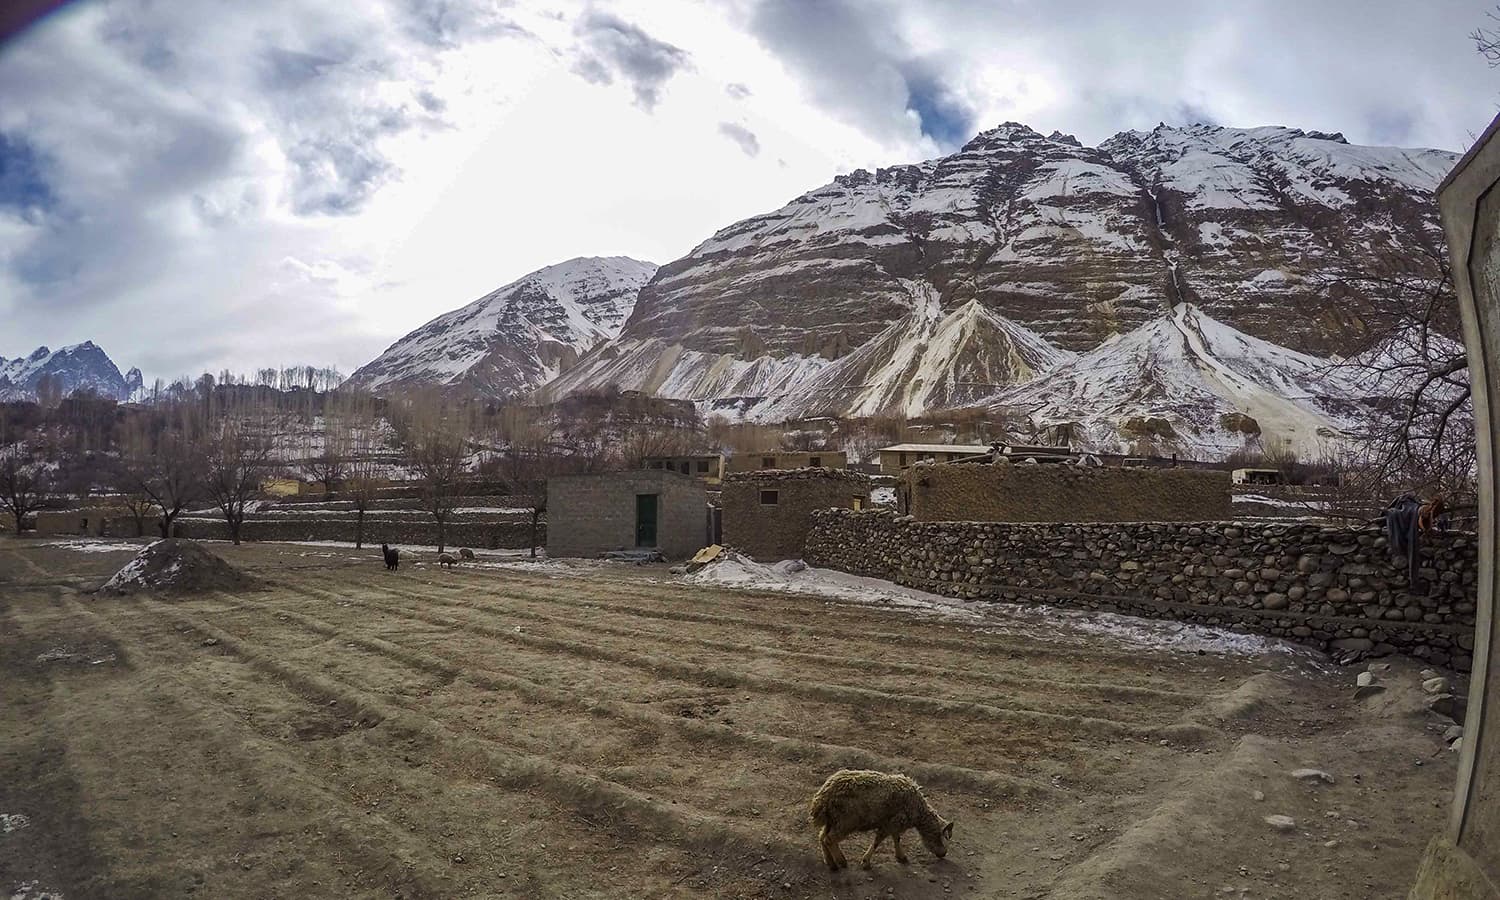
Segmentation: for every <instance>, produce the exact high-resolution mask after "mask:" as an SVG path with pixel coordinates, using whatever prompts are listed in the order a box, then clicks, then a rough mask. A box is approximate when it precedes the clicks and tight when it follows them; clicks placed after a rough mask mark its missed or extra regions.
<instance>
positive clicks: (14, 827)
mask: <svg viewBox="0 0 1500 900" xmlns="http://www.w3.org/2000/svg"><path fill="white" fill-rule="evenodd" d="M30 824H31V820H30V819H28V818H27V817H25V816H23V815H21V814H20V813H0V834H10V833H11V832H12V831H20V830H21V829H22V828H25V827H26V826H27V825H30Z"/></svg>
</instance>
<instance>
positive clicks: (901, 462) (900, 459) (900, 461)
mask: <svg viewBox="0 0 1500 900" xmlns="http://www.w3.org/2000/svg"><path fill="white" fill-rule="evenodd" d="M896 465H898V466H901V467H902V468H905V467H906V452H905V451H902V452H901V453H899V454H897V458H896Z"/></svg>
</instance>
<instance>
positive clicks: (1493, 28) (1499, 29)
mask: <svg viewBox="0 0 1500 900" xmlns="http://www.w3.org/2000/svg"><path fill="white" fill-rule="evenodd" d="M1485 15H1486V16H1487V17H1488V18H1489V20H1490V24H1488V25H1481V26H1480V27H1478V28H1476V29H1474V30H1473V31H1471V32H1470V33H1469V39H1470V40H1472V41H1473V42H1474V50H1475V51H1476V52H1477V53H1478V54H1479V55H1480V56H1483V57H1484V58H1485V59H1487V60H1489V63H1490V67H1491V68H1494V67H1496V66H1500V15H1497V14H1496V11H1495V10H1490V11H1489V12H1488V13H1486V14H1485Z"/></svg>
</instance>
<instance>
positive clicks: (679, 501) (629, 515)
mask: <svg viewBox="0 0 1500 900" xmlns="http://www.w3.org/2000/svg"><path fill="white" fill-rule="evenodd" d="M637 494H655V495H656V496H657V501H656V502H657V510H656V546H657V549H659V550H661V552H662V555H663V556H666V557H669V558H671V559H681V558H683V557H687V556H691V555H693V554H694V553H697V552H698V551H699V550H701V549H702V548H703V546H704V545H705V544H707V543H708V491H707V489H706V488H705V487H704V486H703V482H702V481H700V480H698V479H697V478H694V477H692V476H691V475H682V474H679V473H677V472H668V471H665V470H661V469H645V470H641V471H636V472H607V473H602V474H596V475H566V476H562V477H557V478H549V479H548V480H547V523H548V525H549V526H550V527H549V528H548V531H547V555H548V556H583V557H595V556H599V555H600V554H602V553H606V552H608V551H611V550H631V549H634V548H635V546H636V535H635V527H636V521H635V517H636V499H635V498H636V495H637Z"/></svg>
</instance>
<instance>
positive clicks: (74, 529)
mask: <svg viewBox="0 0 1500 900" xmlns="http://www.w3.org/2000/svg"><path fill="white" fill-rule="evenodd" d="M128 515H129V511H128V510H126V509H125V508H124V507H123V506H89V507H82V508H79V509H44V510H38V511H37V512H36V513H35V514H34V515H33V516H32V524H33V527H35V529H36V533H37V534H79V535H93V536H96V537H97V536H100V535H105V534H116V535H118V534H126V535H134V534H135V530H134V527H132V528H131V530H130V531H125V532H121V531H118V530H116V531H113V532H112V531H111V530H110V529H109V527H108V522H109V520H110V519H112V518H121V517H125V516H128Z"/></svg>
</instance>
